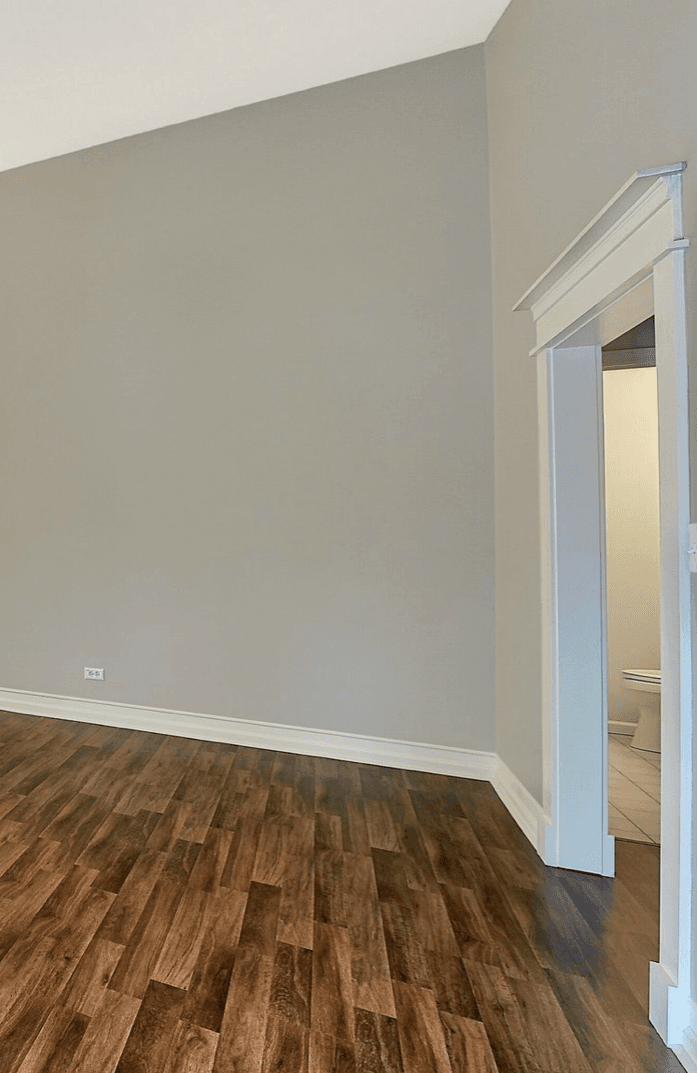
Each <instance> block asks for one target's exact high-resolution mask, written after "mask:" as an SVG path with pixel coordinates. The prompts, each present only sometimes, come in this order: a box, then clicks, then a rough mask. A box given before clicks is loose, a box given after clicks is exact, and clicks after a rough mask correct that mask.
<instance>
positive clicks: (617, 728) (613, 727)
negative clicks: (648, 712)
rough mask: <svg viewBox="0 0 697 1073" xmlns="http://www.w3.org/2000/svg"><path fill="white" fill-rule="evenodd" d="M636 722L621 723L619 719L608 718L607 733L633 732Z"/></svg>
mask: <svg viewBox="0 0 697 1073" xmlns="http://www.w3.org/2000/svg"><path fill="white" fill-rule="evenodd" d="M636 728H637V725H636V723H623V722H622V720H621V719H608V721H607V729H608V733H609V734H633V733H634V731H635V730H636Z"/></svg>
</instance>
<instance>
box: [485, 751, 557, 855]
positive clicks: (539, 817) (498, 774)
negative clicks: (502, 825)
mask: <svg viewBox="0 0 697 1073" xmlns="http://www.w3.org/2000/svg"><path fill="white" fill-rule="evenodd" d="M491 784H492V786H493V787H494V789H495V790H496V793H497V794H498V795H499V797H500V798H501V800H502V801H503V803H504V805H505V806H506V808H507V809H508V811H509V812H510V814H511V816H512V817H513V819H514V820H515V822H516V823H517V824H518V826H519V827H520V829H521V831H522V832H523V834H524V835H525V837H526V838H527V839H528V841H529V842H531V843H532V845H533V847H534V848H535V850H536V851H537V853H539V855H540V857H542V858H543V859H544V848H545V847H544V842H545V831H546V829H547V826H548V822H549V821H548V820H547V817H546V816H545V813H544V809H543V808H542V805H540V804H538V802H537V801H536V800H535V798H534V797H533V796H532V794H531V793H530V792H529V790H526V788H525V787H524V786H523V784H522V782H521V781H520V779H519V778H518V776H517V775H514V774H513V772H512V771H511V769H510V768H509V767H508V765H507V764H505V763H504V762H503V760H502V759H501V758H500V757H497V763H496V770H495V772H494V776H493V778H492V779H491Z"/></svg>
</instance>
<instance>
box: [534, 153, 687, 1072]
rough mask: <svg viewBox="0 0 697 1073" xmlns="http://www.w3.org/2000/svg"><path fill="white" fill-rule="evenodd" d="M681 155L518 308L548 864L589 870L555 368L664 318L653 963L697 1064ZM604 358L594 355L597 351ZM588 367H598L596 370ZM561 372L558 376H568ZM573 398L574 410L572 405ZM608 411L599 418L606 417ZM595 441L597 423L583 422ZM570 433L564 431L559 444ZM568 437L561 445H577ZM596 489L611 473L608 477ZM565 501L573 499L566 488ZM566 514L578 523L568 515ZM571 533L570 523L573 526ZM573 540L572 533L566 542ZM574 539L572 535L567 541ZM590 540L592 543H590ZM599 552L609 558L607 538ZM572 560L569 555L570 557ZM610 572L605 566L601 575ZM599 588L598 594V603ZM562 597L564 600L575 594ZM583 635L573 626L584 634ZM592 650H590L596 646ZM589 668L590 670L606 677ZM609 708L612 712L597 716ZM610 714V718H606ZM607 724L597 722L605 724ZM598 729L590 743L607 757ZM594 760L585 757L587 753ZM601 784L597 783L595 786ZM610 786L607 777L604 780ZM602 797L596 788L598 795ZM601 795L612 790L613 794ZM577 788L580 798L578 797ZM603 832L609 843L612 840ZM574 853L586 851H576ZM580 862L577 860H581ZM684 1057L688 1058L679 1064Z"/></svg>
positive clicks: (676, 1036) (584, 620) (657, 1005)
mask: <svg viewBox="0 0 697 1073" xmlns="http://www.w3.org/2000/svg"><path fill="white" fill-rule="evenodd" d="M684 168H685V164H684V163H679V164H670V165H667V166H665V167H659V168H650V169H648V170H646V171H641V172H637V173H636V174H635V175H633V176H632V178H631V179H630V180H629V181H628V182H627V183H626V184H625V185H624V186H623V187H622V189H621V190H620V191H619V193H618V194H617V195H616V196H615V197H614V198H613V199H612V200H611V201H610V202H609V203H608V205H606V206H605V208H604V209H603V210H602V211H601V212H600V213H599V214H598V215H597V216H596V217H595V218H594V219H593V220H592V221H591V223H590V224H589V225H588V226H587V227H586V228H585V229H584V230H583V231H582V232H581V234H580V235H579V236H578V237H577V238H576V239H575V240H574V241H573V242H572V243H571V244H570V245H569V246H568V247H567V248H566V250H564V252H563V253H562V254H561V255H560V256H559V257H558V258H557V259H556V261H555V262H554V263H553V264H552V265H551V266H550V267H549V269H547V271H546V272H545V273H544V274H543V275H542V276H541V277H540V278H539V279H538V280H537V281H536V282H535V283H534V284H533V286H532V287H531V288H530V289H529V290H528V291H527V292H526V294H525V295H524V296H523V298H521V300H520V302H518V303H517V305H516V306H515V309H517V310H518V309H529V310H531V312H532V316H533V320H534V323H535V330H536V345H535V347H534V348H533V351H532V354H533V355H536V356H537V362H538V389H539V392H538V400H539V417H540V523H541V544H542V548H541V555H542V567H543V569H542V592H541V598H542V630H543V638H542V647H543V666H542V674H543V748H544V766H545V800H544V810H545V814H546V817H547V821H548V831H547V840H546V849H545V860H546V862H547V863H549V864H562V865H563V866H565V867H583V864H582V863H581V862H580V861H579V860H578V853H577V852H576V851H575V850H574V847H573V845H571V844H570V843H569V841H568V839H567V837H566V832H565V827H564V823H563V818H564V810H565V809H566V814H567V815H568V814H569V813H570V812H571V813H572V812H573V810H574V808H579V807H580V808H581V809H582V810H583V808H584V807H585V804H584V802H583V801H580V802H579V797H578V786H576V785H574V780H573V778H572V777H570V776H569V772H571V771H572V770H573V765H574V762H575V761H576V759H577V756H578V752H577V754H576V757H574V756H573V755H571V753H570V750H571V749H573V748H574V747H575V748H576V749H578V745H579V741H578V735H576V737H575V738H574V735H572V734H569V732H568V731H569V726H568V724H569V723H570V721H571V720H572V719H573V717H574V713H573V711H572V708H571V706H570V702H569V697H568V695H567V696H564V694H563V691H562V690H561V689H560V682H559V666H558V662H557V657H558V656H561V657H562V658H563V657H564V653H565V652H566V653H568V652H570V651H572V650H573V647H574V645H575V644H577V643H580V640H581V637H582V634H583V631H584V630H588V629H591V630H596V631H597V629H598V616H597V615H595V616H591V617H590V618H591V624H590V626H589V625H588V616H585V617H584V616H582V615H579V614H578V610H577V611H576V615H575V616H574V608H573V606H572V605H571V603H570V597H569V596H568V594H567V597H565V596H564V580H565V576H566V577H568V573H567V575H565V571H567V572H568V569H569V560H568V555H567V552H568V548H567V547H560V545H559V537H560V533H562V532H563V530H564V526H563V524H562V523H563V521H564V519H561V518H560V516H559V510H560V509H563V510H568V509H570V508H568V505H567V506H564V503H563V501H562V500H561V499H560V498H559V496H558V494H557V492H558V488H557V485H556V483H555V482H558V481H560V480H569V479H570V478H571V474H570V472H569V470H568V469H566V470H565V458H564V456H563V453H562V454H561V455H560V452H559V447H560V444H559V442H556V441H555V435H556V434H557V433H558V431H559V429H560V428H561V429H564V427H565V421H567V420H568V419H569V418H570V416H572V414H573V411H572V410H571V409H569V404H568V400H565V399H564V398H563V397H560V396H559V395H558V394H557V384H556V377H557V374H558V373H559V372H560V371H562V370H564V368H565V366H564V365H563V362H564V357H565V355H566V356H567V357H569V356H573V355H574V354H576V355H577V356H580V355H581V349H580V348H586V349H587V350H588V354H589V362H590V361H592V353H591V351H590V348H593V347H594V348H596V350H597V348H598V347H599V346H601V345H602V344H603V343H606V342H608V341H609V340H610V339H611V338H614V337H615V336H617V335H619V334H621V333H622V332H623V331H626V330H627V329H628V328H630V327H631V326H632V325H633V324H636V323H637V322H638V321H639V320H641V319H643V318H644V317H645V316H648V315H650V313H651V312H653V313H654V316H655V320H656V366H657V377H658V396H659V429H660V448H659V452H660V459H659V466H660V497H661V503H660V526H661V675H662V687H661V688H662V697H661V709H662V727H661V733H662V744H661V748H662V755H663V765H664V770H666V769H667V770H668V771H670V772H671V773H673V775H672V777H671V778H669V779H663V780H662V792H661V813H662V815H661V925H660V928H661V938H660V955H659V957H660V961H659V962H658V963H656V964H652V965H651V973H650V1002H649V1016H650V1019H651V1021H652V1022H653V1024H654V1025H655V1026H656V1028H657V1030H658V1031H659V1033H660V1035H661V1036H662V1037H663V1039H664V1040H665V1041H666V1042H667V1043H668V1044H669V1045H671V1046H673V1047H675V1048H676V1049H677V1048H681V1052H680V1053H681V1055H686V1054H688V1053H689V1054H690V1056H691V1061H692V1062H693V1063H694V1065H695V1068H696V1069H697V1051H695V1049H694V1048H695V1039H696V1035H695V1024H694V1020H693V1019H692V1018H691V1013H693V1011H694V1009H695V1008H697V1007H695V1006H694V1004H693V1002H692V995H691V979H692V974H693V956H694V957H697V952H695V955H693V949H692V948H693V946H694V945H695V944H694V942H693V936H694V933H695V927H694V923H693V919H692V916H693V913H692V877H693V874H694V867H695V866H694V850H693V821H692V807H693V786H692V755H693V712H692V704H693V700H692V644H693V642H692V633H693V624H692V592H691V579H690V573H689V563H688V555H687V547H688V522H689V427H688V412H687V329H686V309H685V249H686V248H687V246H688V245H689V243H688V242H687V241H686V239H685V238H684V236H683V232H682V172H683V170H684ZM596 363H597V353H596ZM589 375H590V374H589ZM563 379H564V378H563V375H562V376H561V382H562V384H563ZM565 404H566V406H567V410H566V413H565V412H564V406H565ZM600 418H601V415H598V414H596V418H595V424H596V426H597V423H598V420H600ZM585 430H586V436H587V441H588V444H587V447H588V450H589V451H590V450H591V449H593V450H595V449H596V445H591V444H590V440H591V439H592V438H593V434H594V430H593V424H592V422H591V423H590V424H586V426H585ZM563 439H564V437H563V436H562V440H563ZM568 442H569V441H568V439H567V442H566V444H565V443H563V442H562V449H563V450H565V449H566V447H567V446H568ZM598 487H599V489H600V490H602V480H601V479H600V477H599V485H598ZM567 500H568V497H567ZM566 520H567V522H568V518H567V519H566ZM567 532H568V528H567ZM565 539H566V538H565ZM567 543H568V541H567ZM588 547H589V545H588V543H587V544H586V548H588ZM593 554H595V555H597V557H598V560H599V561H600V558H601V546H600V541H598V543H597V546H596V548H595V551H594V552H593ZM565 556H566V558H565ZM601 573H602V572H601ZM601 597H602V592H601V589H600V588H598V591H597V592H596V593H595V594H594V595H593V594H591V595H590V600H591V602H593V601H595V600H596V599H601ZM565 601H566V602H565ZM574 631H575V632H574ZM591 648H592V646H590V648H589V651H590V649H591ZM597 670H598V669H597V667H596V668H595V671H593V670H592V669H591V674H593V673H596V674H597ZM601 714H602V713H601ZM606 718H607V716H606V713H605V716H604V720H603V725H604V726H605V727H606ZM598 721H599V720H598V719H595V722H596V723H597V722H598ZM588 733H589V738H588V742H587V743H586V744H588V745H589V748H590V752H591V753H592V754H593V756H594V758H595V759H592V761H591V762H593V763H595V762H597V755H596V754H597V749H596V750H595V751H594V749H593V747H592V746H591V745H590V744H589V743H590V735H591V734H592V733H593V731H592V730H589V732H588ZM582 755H584V756H585V753H584V754H582ZM597 782H598V780H597V778H596V779H595V780H594V782H593V785H594V786H595V784H596V783H597ZM602 782H603V786H604V787H605V785H606V776H604V777H603V779H602ZM594 792H595V790H594ZM603 792H606V791H605V790H604V791H603ZM574 793H576V799H575V800H574ZM591 811H592V813H593V816H594V817H595V820H594V821H593V822H594V823H595V828H594V830H593V831H590V832H588V835H589V838H590V840H591V842H592V841H593V840H595V845H596V847H599V848H598V852H597V853H596V857H601V858H603V859H602V860H601V861H600V866H599V867H596V868H595V869H593V870H595V871H598V872H603V873H605V874H607V873H610V872H611V868H610V861H609V856H610V846H609V841H607V835H606V834H605V832H606V830H607V828H606V827H604V828H603V829H599V828H598V826H597V817H598V816H599V815H600V809H599V808H598V806H597V802H596V803H595V808H594V810H591ZM603 838H605V840H606V851H605V857H607V860H606V859H604V851H603V849H602V845H601V844H602V841H603ZM575 854H576V857H575ZM574 859H576V863H575V864H574V863H573V861H574ZM684 1060H685V1059H684V1058H683V1061H684Z"/></svg>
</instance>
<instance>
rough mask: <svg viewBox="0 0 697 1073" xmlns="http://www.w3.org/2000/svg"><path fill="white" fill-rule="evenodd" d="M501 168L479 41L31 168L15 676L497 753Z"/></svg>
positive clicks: (53, 686)
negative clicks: (493, 145) (494, 261)
mask: <svg viewBox="0 0 697 1073" xmlns="http://www.w3.org/2000/svg"><path fill="white" fill-rule="evenodd" d="M487 169H488V165H487V127H486V108H485V77H484V50H483V46H478V47H475V48H472V49H467V50H463V51H460V52H455V53H449V54H447V55H444V56H441V57H436V58H433V59H429V60H425V61H422V62H419V63H414V64H409V65H406V66H403V67H399V68H393V69H391V70H388V71H385V72H380V73H376V74H372V75H367V76H364V77H361V78H356V79H352V80H349V81H346V82H341V83H336V84H334V85H331V86H326V87H322V88H320V89H316V90H311V91H308V92H306V93H301V94H296V95H293V96H290V97H285V98H281V99H278V100H274V101H269V102H266V103H263V104H259V105H255V106H250V107H247V108H243V109H238V110H235V111H232V112H228V113H223V114H220V115H216V116H213V117H209V118H206V119H202V120H196V121H194V122H190V123H185V124H182V125H179V126H175V127H170V128H167V129H164V130H159V131H155V132H152V133H148V134H145V135H140V136H138V137H134V138H130V139H126V140H124V141H120V142H115V143H111V144H108V145H104V146H101V147H99V148H96V149H91V150H87V151H84V152H81V153H76V154H73V155H70V156H66V157H61V158H56V159H54V160H50V161H47V162H42V163H39V164H33V165H31V166H28V167H26V168H23V169H19V170H16V171H13V172H6V173H4V174H2V175H0V234H2V247H3V257H2V262H1V264H0V296H1V298H0V301H1V303H2V309H1V312H0V349H1V351H2V355H3V384H2V391H0V428H1V429H2V444H3V450H2V462H1V463H0V465H1V471H0V487H1V491H2V522H1V523H0V524H1V525H2V549H3V553H2V558H1V561H0V575H1V576H0V592H1V594H2V598H1V600H0V622H1V630H0V686H2V687H13V688H19V689H28V690H36V691H41V692H47V693H56V694H63V695H68V696H88V697H96V698H100V699H105V700H114V701H120V702H126V703H131V704H145V705H154V706H163V707H168V708H175V709H184V710H193V711H202V712H211V713H218V714H230V715H235V716H242V717H245V718H251V719H261V720H271V721H275V722H280V723H290V724H299V725H304V726H312V727H323V728H329V729H337V730H346V731H352V732H356V733H368V734H375V735H384V736H386V737H394V738H403V739H413V740H417V741H418V740H421V741H428V742H433V743H438V744H451V745H459V746H466V747H470V748H475V749H477V748H480V749H490V748H492V747H493V745H494V729H493V676H494V661H493V566H494V563H493V532H494V528H493V505H494V504H493V420H492V414H493V399H492V392H493V385H492V368H491V340H490V323H491V319H490V318H491V300H490V264H489V251H490V234H489V205H488V170H487ZM84 665H90V666H100V667H101V666H104V667H105V668H106V675H107V680H106V682H105V683H104V684H103V685H101V684H94V683H85V682H84V681H83V679H82V668H83V666H84Z"/></svg>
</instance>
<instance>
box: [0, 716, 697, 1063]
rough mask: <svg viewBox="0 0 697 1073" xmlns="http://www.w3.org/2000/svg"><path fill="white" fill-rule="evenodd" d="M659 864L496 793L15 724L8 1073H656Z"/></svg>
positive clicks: (2, 849) (6, 948) (5, 834)
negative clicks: (653, 1014)
mask: <svg viewBox="0 0 697 1073" xmlns="http://www.w3.org/2000/svg"><path fill="white" fill-rule="evenodd" d="M658 853H659V851H658V849H657V848H656V847H652V846H641V845H632V844H630V843H618V852H617V857H618V878H617V879H616V880H614V881H612V880H605V879H599V878H597V877H592V876H588V875H583V874H581V873H571V872H563V871H560V870H554V869H550V868H545V867H543V866H542V865H541V863H540V861H539V859H538V858H537V857H536V855H535V854H534V852H533V851H532V850H531V848H530V847H529V845H528V843H527V842H526V840H525V839H524V838H523V836H522V835H521V833H520V831H519V830H518V828H517V827H516V826H515V824H514V823H513V822H512V820H511V819H510V817H509V816H508V814H507V812H506V810H505V809H504V808H503V806H502V805H501V803H500V801H499V799H498V798H497V796H496V794H495V793H494V791H493V790H492V789H491V787H490V786H488V785H487V784H484V783H478V782H473V781H469V780H461V779H455V778H448V777H445V776H435V775H425V774H420V773H417V772H412V771H398V770H392V769H386V768H380V767H370V766H367V765H358V764H350V763H344V762H340V761H331V760H322V759H313V758H309V757H303V756H294V755H290V754H287V753H272V752H264V751H259V750H254V749H249V748H236V747H235V746H230V745H218V744H211V743H209V742H200V741H193V740H188V739H183V738H177V737H164V736H160V735H157V734H145V733H139V732H130V731H126V730H116V729H112V728H105V727H99V726H91V725H87V724H82V723H70V722H64V721H59V720H51V719H40V718H35V717H31V716H22V715H15V714H12V713H0V1069H1V1070H2V1073H16V1071H18V1073H114V1071H116V1073H252V1071H254V1073H333V1071H336V1073H465V1071H467V1073H497V1071H498V1073H590V1071H598V1073H652V1071H662V1073H663V1071H671V1073H672V1071H678V1070H681V1069H682V1067H681V1066H680V1065H679V1063H678V1062H677V1060H676V1059H675V1058H674V1056H673V1055H672V1054H671V1052H669V1051H668V1050H667V1049H666V1048H665V1047H663V1045H662V1044H661V1042H660V1040H659V1039H658V1037H657V1036H656V1034H655V1032H654V1031H653V1030H652V1029H651V1028H650V1027H649V1025H648V1023H647V1021H646V1005H647V979H648V967H647V966H648V961H649V959H650V958H655V957H656V954H657V946H656V933H657V890H658Z"/></svg>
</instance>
